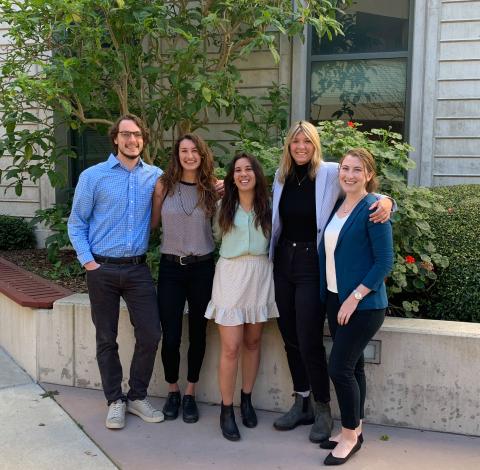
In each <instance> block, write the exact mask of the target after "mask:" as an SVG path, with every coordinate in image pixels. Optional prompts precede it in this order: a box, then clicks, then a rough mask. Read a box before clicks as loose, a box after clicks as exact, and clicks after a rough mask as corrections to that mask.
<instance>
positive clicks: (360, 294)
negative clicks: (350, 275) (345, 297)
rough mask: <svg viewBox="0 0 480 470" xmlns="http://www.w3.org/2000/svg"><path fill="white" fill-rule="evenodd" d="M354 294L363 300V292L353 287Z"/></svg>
mask: <svg viewBox="0 0 480 470" xmlns="http://www.w3.org/2000/svg"><path fill="white" fill-rule="evenodd" d="M353 296H354V297H355V298H356V299H357V300H362V299H363V295H362V293H361V292H359V291H358V290H357V289H353Z"/></svg>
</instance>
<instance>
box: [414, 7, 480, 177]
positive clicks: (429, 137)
mask: <svg viewBox="0 0 480 470" xmlns="http://www.w3.org/2000/svg"><path fill="white" fill-rule="evenodd" d="M411 94H412V96H411V107H410V139H409V140H410V142H411V143H412V145H413V146H414V147H415V148H416V151H415V152H414V153H413V154H412V157H413V158H414V159H415V160H416V161H417V164H418V167H417V169H416V170H415V171H412V172H411V174H410V175H409V177H410V178H409V179H410V182H411V183H413V184H420V185H422V186H446V185H452V184H461V183H480V150H479V149H480V0H429V1H428V2H424V1H419V0H417V1H416V2H415V15H414V31H413V54H412V76H411Z"/></svg>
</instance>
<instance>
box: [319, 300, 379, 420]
mask: <svg viewBox="0 0 480 470" xmlns="http://www.w3.org/2000/svg"><path fill="white" fill-rule="evenodd" d="M339 309H340V301H339V299H338V295H337V294H334V293H332V292H328V296H327V316H328V325H329V327H330V333H331V335H332V339H333V347H332V351H331V353H330V360H329V363H328V371H329V374H330V378H331V379H332V382H333V385H334V386H335V392H336V394H337V399H338V406H339V408H340V414H341V418H342V426H343V427H344V428H347V429H355V428H356V427H357V426H358V425H359V424H360V420H361V419H363V417H364V406H365V394H366V389H367V386H366V380H365V367H364V365H365V361H364V357H363V350H364V349H365V347H366V346H367V344H368V342H369V341H370V340H371V339H372V338H373V336H374V335H375V333H376V332H377V331H378V330H379V329H380V327H381V326H382V323H383V320H384V319H385V309H379V310H355V312H353V314H352V316H351V317H350V320H349V321H348V323H347V324H346V325H342V326H340V325H339V324H338V321H337V314H338V310H339Z"/></svg>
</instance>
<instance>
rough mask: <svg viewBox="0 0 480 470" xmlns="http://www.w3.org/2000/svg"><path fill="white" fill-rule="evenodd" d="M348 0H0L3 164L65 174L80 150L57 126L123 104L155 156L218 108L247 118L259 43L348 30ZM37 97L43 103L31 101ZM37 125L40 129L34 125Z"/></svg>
mask: <svg viewBox="0 0 480 470" xmlns="http://www.w3.org/2000/svg"><path fill="white" fill-rule="evenodd" d="M343 4H344V2H343V1H340V0H316V1H314V0H293V1H292V0H256V1H252V0H199V1H195V2H191V1H188V0H177V1H161V0H116V1H114V0H0V8H1V11H2V21H4V22H6V23H7V24H8V28H9V29H8V31H7V37H8V40H9V41H10V46H9V47H8V48H7V52H6V53H5V54H3V56H2V58H1V59H2V62H3V65H2V68H1V71H2V78H1V81H0V114H1V115H2V123H3V126H4V128H5V131H6V132H5V135H4V137H3V138H2V139H1V140H0V156H1V155H2V154H8V155H9V156H11V157H13V163H12V164H10V165H9V166H7V168H6V170H4V172H3V175H1V176H3V177H4V178H5V179H7V180H10V181H11V182H12V183H11V184H13V185H15V189H16V192H17V194H21V191H22V185H23V182H24V181H25V180H26V179H27V178H31V179H33V180H36V179H38V178H39V177H40V176H42V175H43V174H45V173H46V174H47V175H48V177H49V179H50V181H51V183H52V185H54V186H58V185H60V184H61V183H62V180H61V172H60V173H59V172H57V171H56V169H58V167H59V165H60V164H61V163H62V162H65V159H66V157H72V156H74V155H73V154H72V152H71V151H70V150H69V149H68V148H64V147H61V146H60V145H59V144H58V142H57V140H56V138H55V136H56V135H58V134H57V130H58V128H59V126H62V127H61V129H65V127H66V128H68V127H70V128H72V129H77V130H79V131H82V130H83V129H84V128H85V127H96V128H98V129H100V130H103V131H105V129H106V127H107V126H109V125H110V124H111V123H112V122H113V121H114V120H115V118H116V117H117V116H118V115H119V114H123V113H127V112H132V113H135V114H137V115H139V116H140V117H141V118H142V119H143V120H144V121H145V122H146V123H147V124H148V126H149V128H150V130H151V142H150V144H149V145H148V146H147V148H146V149H145V151H144V158H145V160H146V161H147V162H155V161H161V159H162V157H164V156H165V152H166V150H167V148H168V145H169V142H170V141H171V140H172V139H173V138H175V136H176V135H179V134H181V133H183V132H187V131H194V130H196V129H199V128H205V127H208V124H209V122H210V119H211V115H212V113H217V114H221V113H223V114H225V115H227V116H231V117H232V118H233V120H235V121H237V122H239V121H240V120H241V119H242V116H244V115H245V114H246V113H250V114H255V112H254V111H253V110H254V109H256V108H255V107H257V109H258V103H256V102H255V100H254V99H252V98H248V97H246V96H243V95H241V94H240V93H239V90H238V84H239V82H240V80H241V75H240V72H239V70H238V63H239V61H240V60H242V59H245V58H247V57H248V56H249V54H251V53H252V52H253V51H254V50H256V49H258V48H263V49H265V48H267V49H269V50H270V52H271V53H272V55H273V57H274V59H275V60H276V61H278V60H279V53H278V50H277V45H278V44H277V43H278V41H277V37H278V34H283V35H286V36H287V37H289V38H293V37H295V36H303V31H304V26H305V25H312V26H313V27H314V28H315V29H316V31H317V33H318V34H319V35H320V36H323V35H325V34H326V35H327V36H328V37H330V38H331V37H332V35H333V34H338V33H340V31H341V30H340V25H339V23H338V22H337V20H336V19H335V12H336V11H337V9H338V8H339V7H340V6H342V5H343ZM35 109H40V110H41V111H40V112H34V111H32V110H35ZM32 129H35V130H32Z"/></svg>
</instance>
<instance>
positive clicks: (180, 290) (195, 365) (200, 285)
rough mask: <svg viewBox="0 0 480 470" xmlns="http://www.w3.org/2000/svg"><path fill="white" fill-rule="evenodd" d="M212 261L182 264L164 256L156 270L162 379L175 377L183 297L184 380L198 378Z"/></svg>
mask: <svg viewBox="0 0 480 470" xmlns="http://www.w3.org/2000/svg"><path fill="white" fill-rule="evenodd" d="M214 274H215V264H214V261H213V258H212V259H209V260H206V261H200V262H198V263H192V264H188V265H186V266H181V265H180V264H179V263H176V262H174V261H169V260H167V259H165V258H163V259H162V260H161V262H160V269H159V273H158V289H157V295H158V306H159V310H160V321H161V324H162V329H163V341H162V362H163V368H164V371H165V380H166V381H167V382H168V383H170V384H173V383H176V382H177V381H178V371H179V367H180V344H181V340H182V322H183V312H184V308H185V300H186V301H187V302H188V338H189V346H188V354H187V361H188V372H187V380H188V381H189V382H191V383H196V382H198V379H199V376H200V369H201V367H202V362H203V357H204V356H205V334H206V333H205V332H206V328H207V319H206V318H205V317H204V315H205V310H206V309H207V305H208V302H209V301H210V298H211V296H212V285H213V276H214Z"/></svg>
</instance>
